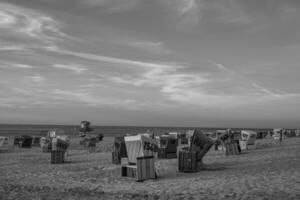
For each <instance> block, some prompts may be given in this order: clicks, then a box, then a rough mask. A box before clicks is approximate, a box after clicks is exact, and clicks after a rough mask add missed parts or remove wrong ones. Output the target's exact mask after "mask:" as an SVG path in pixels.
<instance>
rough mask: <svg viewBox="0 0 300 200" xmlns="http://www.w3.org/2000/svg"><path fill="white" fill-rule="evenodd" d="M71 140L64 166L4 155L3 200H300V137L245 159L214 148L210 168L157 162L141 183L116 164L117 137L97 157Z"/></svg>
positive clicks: (42, 157)
mask: <svg viewBox="0 0 300 200" xmlns="http://www.w3.org/2000/svg"><path fill="white" fill-rule="evenodd" d="M78 141H79V140H78V138H77V139H76V138H72V140H71V146H70V149H69V151H68V156H66V160H67V162H66V163H64V164H56V165H53V164H50V153H42V150H41V148H40V147H32V148H30V149H21V148H17V147H12V146H10V147H9V148H7V149H4V150H3V149H2V150H1V154H0V155H1V159H0V172H1V180H0V199H45V200H46V199H299V198H300V190H299V189H300V155H299V150H300V138H287V139H285V140H284V141H283V143H282V144H276V143H275V141H274V140H273V139H262V140H257V141H256V147H255V148H254V147H251V148H250V149H248V150H247V151H244V152H243V153H242V154H240V155H232V156H225V153H224V152H223V151H215V150H214V149H213V148H212V149H211V150H210V151H209V152H208V154H207V155H206V156H205V157H204V159H203V162H204V164H205V169H204V170H201V171H199V172H197V173H179V172H178V162H177V159H168V160H166V159H164V160H163V159H162V160H157V161H156V164H155V165H156V170H157V175H158V178H157V179H155V180H147V181H144V182H136V181H135V180H134V179H133V178H128V177H121V166H120V165H114V164H112V160H111V150H112V145H113V137H105V138H104V140H103V141H102V142H100V143H99V144H97V148H96V150H95V151H94V152H89V151H87V150H86V149H82V148H81V147H80V146H79V145H78Z"/></svg>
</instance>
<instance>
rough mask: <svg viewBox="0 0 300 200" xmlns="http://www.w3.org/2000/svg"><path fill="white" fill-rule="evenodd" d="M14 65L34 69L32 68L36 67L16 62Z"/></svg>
mask: <svg viewBox="0 0 300 200" xmlns="http://www.w3.org/2000/svg"><path fill="white" fill-rule="evenodd" d="M14 67H17V68H21V69H32V68H34V67H33V66H31V65H24V64H14Z"/></svg>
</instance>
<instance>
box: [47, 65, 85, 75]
mask: <svg viewBox="0 0 300 200" xmlns="http://www.w3.org/2000/svg"><path fill="white" fill-rule="evenodd" d="M52 67H54V68H57V69H65V70H70V71H72V72H73V73H75V74H81V73H82V72H84V71H86V70H87V69H86V68H84V67H82V66H79V65H74V64H71V65H63V64H54V65H52Z"/></svg>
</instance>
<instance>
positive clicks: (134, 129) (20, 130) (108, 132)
mask: <svg viewBox="0 0 300 200" xmlns="http://www.w3.org/2000/svg"><path fill="white" fill-rule="evenodd" d="M92 127H93V128H94V129H95V130H94V131H93V132H92V133H96V134H97V133H102V134H104V135H105V136H116V135H126V134H136V133H145V132H147V131H149V132H151V133H152V132H154V134H155V135H160V134H163V133H167V132H171V131H177V132H180V131H186V130H189V129H201V130H203V131H204V132H213V131H215V130H217V129H226V128H205V127H144V126H92ZM54 128H57V129H63V130H64V133H65V134H67V135H70V136H77V135H79V126H78V125H77V126H75V125H34V124H26V125H24V124H0V135H1V136H16V135H40V136H43V135H45V134H46V133H47V132H48V131H49V130H50V129H54ZM245 129H246V128H245ZM248 130H249V129H248ZM252 130H256V131H268V130H270V129H253V128H252Z"/></svg>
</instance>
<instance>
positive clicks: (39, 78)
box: [29, 74, 45, 83]
mask: <svg viewBox="0 0 300 200" xmlns="http://www.w3.org/2000/svg"><path fill="white" fill-rule="evenodd" d="M29 78H30V79H31V80H32V81H33V82H35V83H41V82H44V80H45V77H43V76H41V75H40V74H36V75H34V76H30V77H29Z"/></svg>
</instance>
